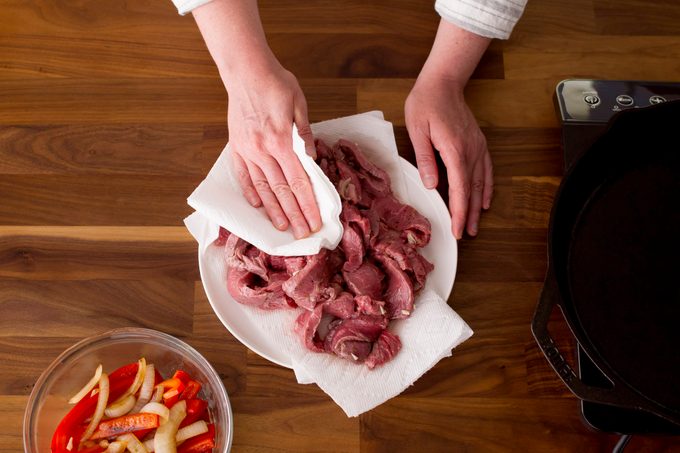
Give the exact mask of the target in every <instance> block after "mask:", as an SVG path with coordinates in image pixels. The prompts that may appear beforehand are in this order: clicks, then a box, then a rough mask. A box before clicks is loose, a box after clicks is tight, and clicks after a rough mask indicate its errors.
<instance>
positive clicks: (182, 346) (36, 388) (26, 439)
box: [22, 327, 234, 453]
mask: <svg viewBox="0 0 680 453" xmlns="http://www.w3.org/2000/svg"><path fill="white" fill-rule="evenodd" d="M123 335H132V336H135V335H139V336H140V337H141V336H150V337H154V338H156V339H159V340H164V341H167V342H169V343H171V344H172V346H173V347H176V348H177V349H179V350H181V351H182V352H186V353H188V354H189V355H191V356H193V358H194V359H196V360H197V361H199V362H201V363H202V364H203V365H204V366H205V367H206V370H207V371H208V373H209V374H212V378H213V380H214V381H216V382H219V386H217V387H218V392H219V393H220V394H221V396H223V397H224V400H225V402H226V412H227V418H228V420H229V432H228V435H227V439H226V443H225V447H226V450H225V451H226V452H229V451H231V446H232V442H233V439H234V416H233V412H232V409H231V401H230V400H229V395H228V394H227V389H226V388H225V387H224V383H223V382H222V379H221V378H220V375H219V374H218V373H217V371H216V370H215V368H214V367H213V366H212V364H211V363H210V362H209V361H208V359H206V358H205V357H203V355H202V354H201V353H200V352H198V351H197V350H196V349H195V348H194V347H193V346H191V345H189V344H188V343H186V342H185V341H182V340H180V339H179V338H177V337H175V336H173V335H170V334H167V333H165V332H161V331H158V330H154V329H148V328H145V327H121V328H117V329H112V330H108V331H106V332H102V333H100V334H96V335H92V336H89V337H86V338H83V339H81V340H80V341H78V342H77V343H75V344H73V345H71V346H70V347H68V348H67V349H65V350H64V351H63V352H62V353H61V354H59V355H58V356H57V358H55V359H54V360H53V361H52V362H51V363H50V365H49V366H48V367H47V368H46V369H45V370H44V371H43V372H42V373H41V374H40V377H39V378H38V380H37V381H36V382H35V384H34V385H33V389H32V390H31V394H30V395H29V397H28V401H27V403H26V409H25V411H24V419H23V426H22V428H23V436H22V437H23V444H24V452H25V453H31V452H29V450H28V446H29V444H30V441H31V439H30V429H29V427H30V424H31V418H32V413H31V409H32V408H33V406H34V404H35V402H36V400H37V399H38V398H39V397H40V396H41V395H42V393H43V390H44V385H45V382H46V381H47V380H48V379H49V377H50V376H51V375H52V373H53V372H54V370H55V369H56V368H57V367H58V366H59V365H61V364H63V363H64V362H66V360H67V359H68V358H69V357H71V356H73V355H74V354H76V353H77V352H78V351H81V350H82V349H83V348H84V347H86V346H90V345H93V344H96V343H99V342H102V341H104V340H111V339H115V338H116V337H118V336H123Z"/></svg>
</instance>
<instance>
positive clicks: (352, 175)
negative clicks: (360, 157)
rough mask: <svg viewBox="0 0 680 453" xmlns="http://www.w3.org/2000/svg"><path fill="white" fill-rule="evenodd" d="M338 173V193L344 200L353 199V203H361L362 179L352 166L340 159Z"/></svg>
mask: <svg viewBox="0 0 680 453" xmlns="http://www.w3.org/2000/svg"><path fill="white" fill-rule="evenodd" d="M337 165H338V173H339V175H340V180H339V181H338V185H337V189H338V194H340V197H341V198H342V199H343V200H347V201H351V202H352V203H359V201H360V200H361V198H362V197H361V180H360V179H359V175H358V174H357V172H356V171H354V169H352V167H350V166H349V165H348V164H346V163H345V162H343V161H340V160H339V161H338V162H337Z"/></svg>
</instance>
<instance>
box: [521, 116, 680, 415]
mask: <svg viewBox="0 0 680 453" xmlns="http://www.w3.org/2000/svg"><path fill="white" fill-rule="evenodd" d="M555 304H557V305H559V307H560V308H561V310H562V313H563V315H564V318H565V319H566V321H567V323H568V324H569V327H570V328H571V330H572V332H573V333H574V336H575V337H576V340H577V341H578V342H579V344H580V345H581V347H582V348H583V350H584V351H585V352H586V353H587V354H588V356H589V357H590V358H591V359H592V361H593V362H594V363H595V364H596V365H597V367H598V368H599V369H600V370H601V371H602V372H603V373H604V374H605V375H606V376H607V377H608V379H609V380H610V381H611V383H612V386H611V387H610V388H597V387H591V386H588V385H586V384H584V383H583V382H581V381H580V380H579V378H578V377H577V375H576V374H575V373H574V371H573V370H572V368H571V367H570V366H569V364H568V363H566V361H565V360H564V358H563V357H562V355H561V354H560V352H559V350H558V349H557V347H556V345H555V343H554V342H553V340H552V338H551V337H550V335H549V333H548V330H547V324H548V319H549V316H550V313H551V311H552V309H553V307H554V305H555ZM532 332H533V334H534V337H535V338H536V341H537V342H538V344H539V346H540V347H541V349H542V350H543V353H544V354H545V356H546V357H547V359H548V361H549V362H550V364H551V365H552V367H553V368H554V369H555V371H556V372H557V373H558V374H559V375H560V377H561V378H562V380H563V381H564V382H565V384H566V385H567V386H568V387H569V389H570V390H571V391H572V392H573V393H574V394H575V395H576V396H578V397H579V398H581V399H584V400H588V401H594V402H598V403H603V404H610V405H615V406H621V407H627V408H633V409H641V410H645V411H648V412H652V413H654V414H656V415H659V416H661V417H663V418H666V419H667V420H669V421H671V422H674V423H676V424H680V102H674V103H665V104H660V105H657V106H653V107H648V108H643V109H634V110H626V111H624V112H622V113H620V114H619V115H617V116H616V117H614V118H613V119H612V122H611V123H610V126H609V128H608V130H607V131H606V132H605V133H604V134H603V136H602V137H601V138H600V139H599V140H598V141H597V142H595V144H594V145H593V146H592V147H591V148H590V149H589V150H588V151H586V152H585V153H584V154H582V155H581V156H580V157H579V159H578V160H577V161H576V163H575V164H574V165H572V167H571V169H570V170H569V171H568V172H567V174H566V175H565V177H564V179H563V181H562V184H561V186H560V188H559V190H558V192H557V196H556V198H555V203H554V205H553V210H552V214H551V219H550V229H549V238H548V272H547V276H546V280H545V285H544V287H543V291H542V293H541V296H540V300H539V303H538V307H537V308H536V313H535V314H534V319H533V323H532Z"/></svg>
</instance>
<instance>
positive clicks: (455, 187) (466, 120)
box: [405, 71, 493, 239]
mask: <svg viewBox="0 0 680 453" xmlns="http://www.w3.org/2000/svg"><path fill="white" fill-rule="evenodd" d="M463 88H464V86H463V85H462V84H460V83H457V82H456V81H453V80H450V79H448V78H447V77H445V76H442V75H441V74H436V73H435V74H432V73H428V72H427V71H423V72H422V73H421V74H420V76H419V77H418V80H417V81H416V84H415V86H414V87H413V89H412V90H411V93H410V94H409V96H408V98H407V99H406V105H405V115H406V127H407V129H408V133H409V136H410V138H411V142H412V143H413V147H414V149H415V153H416V161H417V163H418V171H419V172H420V177H421V179H422V181H423V184H424V185H425V187H427V188H428V189H433V188H435V187H437V183H438V181H439V175H438V172H437V164H436V161H435V156H434V150H433V147H434V149H435V150H437V151H438V152H439V154H440V156H441V158H442V160H443V161H444V164H445V165H446V172H447V176H448V182H449V210H450V212H451V224H452V226H451V228H452V232H453V235H454V236H455V237H456V238H457V239H460V238H461V237H462V236H463V231H464V230H465V229H467V232H468V234H469V235H471V236H475V235H477V231H478V230H479V217H480V211H481V209H482V208H484V209H489V206H490V205H491V197H492V195H493V169H492V164H491V156H490V154H489V150H488V148H487V145H486V139H485V138H484V134H482V131H481V130H480V129H479V126H478V125H477V121H476V120H475V117H474V116H473V114H472V112H471V111H470V109H469V108H468V106H467V104H466V103H465V98H464V95H463Z"/></svg>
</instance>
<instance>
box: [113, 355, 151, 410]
mask: <svg viewBox="0 0 680 453" xmlns="http://www.w3.org/2000/svg"><path fill="white" fill-rule="evenodd" d="M145 373H146V359H145V358H144V357H142V358H141V359H139V367H138V368H137V374H136V375H135V379H134V381H132V384H130V387H128V389H127V390H126V391H125V392H124V393H123V394H122V395H121V396H120V398H118V399H117V400H116V401H120V400H122V399H125V398H127V397H128V396H129V395H134V394H135V393H137V390H139V387H140V386H141V385H142V382H143V381H144V374H145Z"/></svg>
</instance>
